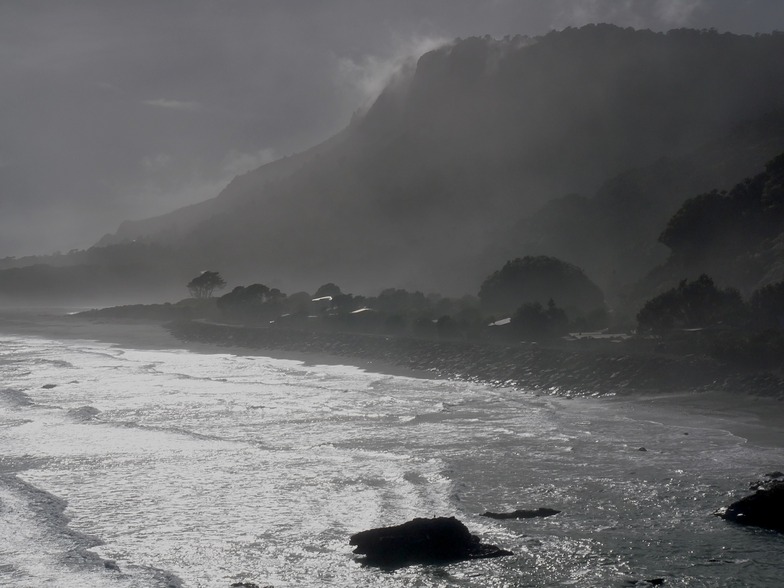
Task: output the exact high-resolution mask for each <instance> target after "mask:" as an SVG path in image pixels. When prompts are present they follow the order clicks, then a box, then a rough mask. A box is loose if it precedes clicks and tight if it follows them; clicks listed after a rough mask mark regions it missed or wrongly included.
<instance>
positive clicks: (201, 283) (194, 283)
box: [187, 271, 226, 298]
mask: <svg viewBox="0 0 784 588" xmlns="http://www.w3.org/2000/svg"><path fill="white" fill-rule="evenodd" d="M225 287H226V282H225V280H224V279H223V278H222V277H221V276H220V274H219V273H218V272H210V271H204V272H202V273H201V274H199V275H198V276H196V277H195V278H193V279H192V280H191V281H190V282H188V284H187V288H188V291H189V292H190V293H191V296H193V297H194V298H210V297H211V296H212V293H213V292H214V291H215V290H221V289H223V288H225Z"/></svg>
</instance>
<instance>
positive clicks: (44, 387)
mask: <svg viewBox="0 0 784 588" xmlns="http://www.w3.org/2000/svg"><path fill="white" fill-rule="evenodd" d="M41 388H43V389H44V390H51V389H52V388H57V384H44V385H43V386H41Z"/></svg>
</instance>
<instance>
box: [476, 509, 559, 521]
mask: <svg viewBox="0 0 784 588" xmlns="http://www.w3.org/2000/svg"><path fill="white" fill-rule="evenodd" d="M559 512H561V511H560V510H555V509H552V508H537V509H535V510H524V509H517V510H515V511H512V512H490V511H489V510H488V511H487V512H485V513H482V516H483V517H488V518H491V519H533V518H536V517H541V518H544V517H551V516H553V515H557V514H558V513H559Z"/></svg>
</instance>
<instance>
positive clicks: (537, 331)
mask: <svg viewBox="0 0 784 588" xmlns="http://www.w3.org/2000/svg"><path fill="white" fill-rule="evenodd" d="M510 326H511V328H512V331H513V332H514V334H515V335H517V336H518V337H521V338H523V339H525V340H528V341H540V340H542V339H550V338H553V337H560V336H561V335H565V334H566V333H568V332H569V320H568V319H567V318H566V313H565V312H564V311H563V309H561V308H558V307H557V306H556V305H555V302H554V301H553V299H552V298H551V299H550V300H549V301H548V303H547V308H546V309H545V308H544V307H543V306H542V305H541V304H539V303H538V302H527V303H525V304H523V305H522V306H521V307H520V308H518V309H517V311H515V313H514V315H513V316H512V321H511V323H510Z"/></svg>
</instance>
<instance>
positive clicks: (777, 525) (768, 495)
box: [716, 481, 784, 533]
mask: <svg viewBox="0 0 784 588" xmlns="http://www.w3.org/2000/svg"><path fill="white" fill-rule="evenodd" d="M758 488H759V489H758V490H757V491H756V492H755V493H754V494H752V495H750V496H746V497H745V498H741V499H740V500H738V501H737V502H734V503H732V504H731V505H730V506H728V507H727V508H726V509H723V510H722V511H720V512H717V513H716V514H717V515H718V516H720V517H721V518H723V519H724V520H727V521H732V522H734V523H739V524H741V525H751V526H753V527H761V528H763V529H772V530H774V531H779V532H781V533H784V481H772V482H768V483H767V484H761V485H760V486H759V487H758Z"/></svg>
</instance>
